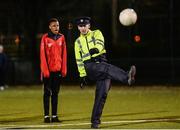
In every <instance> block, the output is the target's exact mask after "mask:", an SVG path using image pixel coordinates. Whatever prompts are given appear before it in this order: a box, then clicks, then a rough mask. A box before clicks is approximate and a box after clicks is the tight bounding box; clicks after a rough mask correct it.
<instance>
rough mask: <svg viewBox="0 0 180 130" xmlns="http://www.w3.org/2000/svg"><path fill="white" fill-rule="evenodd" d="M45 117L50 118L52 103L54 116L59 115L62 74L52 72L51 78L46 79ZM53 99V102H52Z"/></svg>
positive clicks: (44, 80) (44, 96)
mask: <svg viewBox="0 0 180 130" xmlns="http://www.w3.org/2000/svg"><path fill="white" fill-rule="evenodd" d="M43 82H44V95H43V104H44V116H49V108H50V102H51V110H52V115H57V107H58V93H59V90H60V83H61V74H60V72H51V73H50V77H49V78H44V79H43ZM50 99H51V101H50Z"/></svg>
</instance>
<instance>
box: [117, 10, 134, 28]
mask: <svg viewBox="0 0 180 130" xmlns="http://www.w3.org/2000/svg"><path fill="white" fill-rule="evenodd" d="M119 21H120V23H121V24H122V25H124V26H131V25H134V24H135V23H136V21H137V14H136V12H135V11H134V9H132V8H126V9H124V10H122V11H121V12H120V14H119Z"/></svg>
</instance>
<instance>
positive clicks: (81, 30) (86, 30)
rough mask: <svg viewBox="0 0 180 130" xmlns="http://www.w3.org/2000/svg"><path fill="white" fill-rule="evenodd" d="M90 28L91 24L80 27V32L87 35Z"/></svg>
mask: <svg viewBox="0 0 180 130" xmlns="http://www.w3.org/2000/svg"><path fill="white" fill-rule="evenodd" d="M89 28H90V24H85V25H78V30H79V31H80V33H81V34H83V35H85V34H87V33H88V31H89Z"/></svg>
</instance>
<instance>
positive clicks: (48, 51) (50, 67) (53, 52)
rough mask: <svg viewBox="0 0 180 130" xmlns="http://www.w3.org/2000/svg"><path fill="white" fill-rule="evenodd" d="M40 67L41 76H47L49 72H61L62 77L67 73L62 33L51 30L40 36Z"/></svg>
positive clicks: (64, 42) (64, 43) (65, 51)
mask: <svg viewBox="0 0 180 130" xmlns="http://www.w3.org/2000/svg"><path fill="white" fill-rule="evenodd" d="M40 67H41V74H42V76H43V77H46V78H48V77H49V76H50V72H58V71H60V72H61V75H62V77H65V76H66V74H67V50H66V41H65V37H64V35H63V34H60V33H59V34H53V33H51V32H49V33H46V34H44V35H43V36H42V39H41V44H40Z"/></svg>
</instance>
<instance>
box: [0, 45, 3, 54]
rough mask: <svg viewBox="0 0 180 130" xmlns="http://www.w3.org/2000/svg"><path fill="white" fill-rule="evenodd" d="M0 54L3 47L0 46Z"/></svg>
mask: <svg viewBox="0 0 180 130" xmlns="http://www.w3.org/2000/svg"><path fill="white" fill-rule="evenodd" d="M0 53H3V46H1V45H0Z"/></svg>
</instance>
